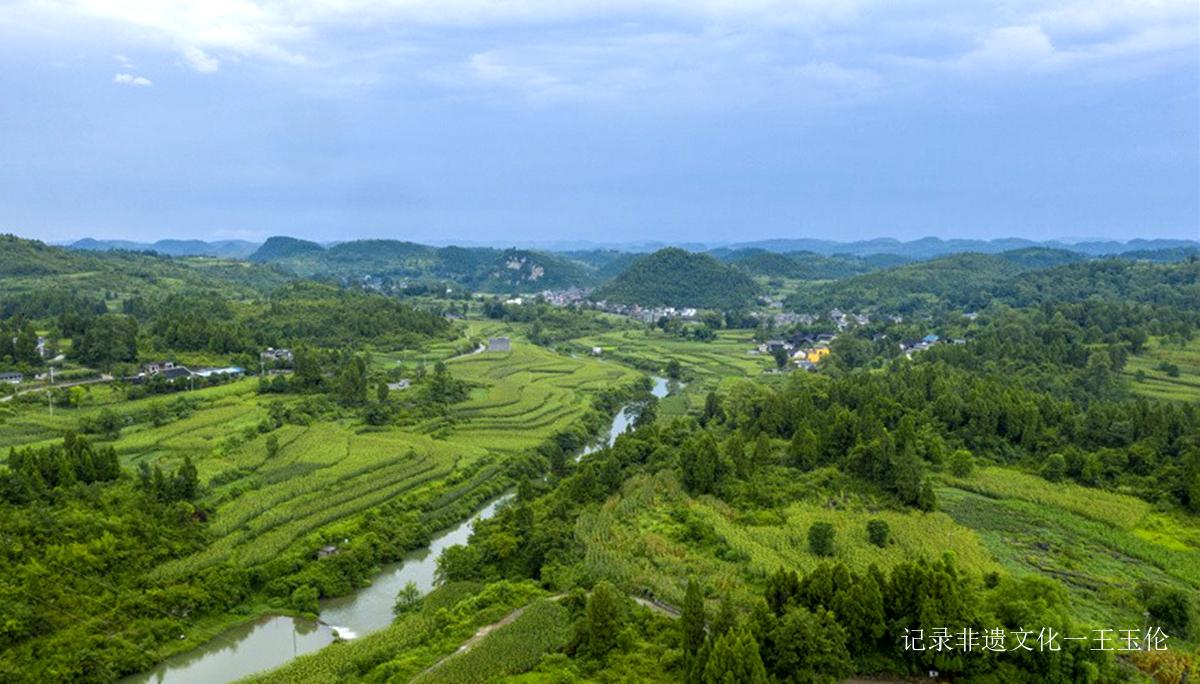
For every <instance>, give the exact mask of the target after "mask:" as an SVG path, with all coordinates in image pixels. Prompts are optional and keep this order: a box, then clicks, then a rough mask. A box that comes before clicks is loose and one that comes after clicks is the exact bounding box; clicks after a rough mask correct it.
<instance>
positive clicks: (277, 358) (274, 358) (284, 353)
mask: <svg viewBox="0 0 1200 684" xmlns="http://www.w3.org/2000/svg"><path fill="white" fill-rule="evenodd" d="M259 358H261V359H262V360H263V361H267V362H282V363H291V362H292V350H291V349H274V348H272V347H267V350H266V351H264V352H262V353H261V354H259Z"/></svg>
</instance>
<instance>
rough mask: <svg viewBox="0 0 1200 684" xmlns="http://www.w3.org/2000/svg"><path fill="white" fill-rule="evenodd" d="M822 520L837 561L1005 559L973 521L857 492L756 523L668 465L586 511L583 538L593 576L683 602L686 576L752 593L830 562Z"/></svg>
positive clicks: (860, 564)
mask: <svg viewBox="0 0 1200 684" xmlns="http://www.w3.org/2000/svg"><path fill="white" fill-rule="evenodd" d="M875 518H878V519H882V520H884V521H886V522H887V523H888V525H889V527H890V528H891V532H892V541H891V543H890V544H889V545H888V546H887V548H883V549H881V548H878V547H875V546H872V545H871V544H870V543H869V542H868V540H867V534H866V523H867V521H868V520H871V519H875ZM816 521H827V522H830V523H832V524H833V525H834V528H835V529H836V531H837V536H836V542H835V547H836V553H835V556H834V558H833V560H837V561H843V562H845V563H846V564H847V565H849V566H851V567H853V568H856V569H864V568H866V567H867V566H868V565H870V564H871V563H876V564H878V565H879V566H880V567H881V568H889V567H891V566H892V565H895V564H896V563H898V562H900V561H903V560H907V559H910V558H916V557H926V558H927V557H934V558H936V557H940V556H941V555H942V554H943V553H944V552H946V551H953V552H954V553H955V555H956V557H957V559H958V562H959V564H960V565H961V566H962V567H965V568H968V569H970V570H971V571H974V572H985V571H988V570H995V569H998V567H999V565H998V563H997V562H996V561H995V560H994V559H993V558H992V557H991V555H990V554H989V553H988V551H987V549H986V548H985V546H984V545H983V543H982V541H981V540H980V539H979V537H978V536H977V535H976V534H975V533H974V532H973V531H972V530H971V529H969V528H967V527H965V526H963V525H960V524H958V523H956V522H955V521H954V520H953V519H952V518H951V517H950V516H947V515H945V514H943V513H920V512H916V511H894V510H886V509H885V510H872V507H871V506H870V505H869V504H868V503H867V502H865V501H858V500H856V499H854V498H850V499H849V500H847V501H844V502H842V503H841V504H839V507H838V508H836V509H831V508H830V507H829V504H828V502H826V501H799V502H796V503H793V504H791V505H789V506H787V507H786V508H784V509H782V510H779V511H776V515H775V516H773V518H772V519H768V520H765V521H754V522H751V521H746V520H743V519H741V518H740V516H739V515H738V514H737V512H736V511H734V510H732V509H730V508H729V507H727V506H725V505H724V504H722V503H721V502H719V501H718V500H716V499H712V498H708V497H704V498H700V499H693V498H690V497H688V496H687V495H686V493H685V492H684V491H683V490H682V489H681V487H680V486H679V483H678V481H677V480H676V479H675V477H674V476H673V475H671V474H669V473H659V474H657V475H655V476H653V477H640V478H635V479H633V480H631V481H630V482H629V483H628V484H627V485H626V487H625V488H624V489H623V491H622V493H621V494H620V495H619V496H615V497H613V498H612V499H610V500H609V501H608V502H606V503H605V505H604V506H602V507H601V508H599V509H598V510H595V511H590V512H588V513H585V514H584V515H582V516H581V517H580V519H579V522H578V524H577V525H576V537H577V538H578V539H579V540H580V541H581V542H582V543H583V544H584V546H585V547H586V549H587V554H586V565H587V568H588V570H589V571H590V572H591V573H593V574H594V575H595V576H596V577H603V578H607V579H610V580H612V581H614V582H617V583H618V584H619V585H621V586H623V587H624V588H626V589H628V590H629V591H632V592H635V593H639V592H649V593H651V594H653V595H654V596H658V597H661V598H663V599H665V600H666V601H668V602H670V603H673V604H675V605H680V604H681V601H682V600H683V589H684V586H685V584H686V582H687V577H688V576H689V575H693V574H694V575H695V576H696V577H697V578H699V579H701V583H702V584H705V585H707V586H711V587H715V588H717V589H718V590H721V591H725V590H729V591H732V592H733V593H734V595H735V598H736V597H737V596H738V595H741V596H742V597H743V598H744V599H746V600H748V599H749V597H750V596H751V595H753V594H755V593H756V592H758V591H759V590H761V586H762V582H763V580H764V579H765V577H766V576H767V575H768V574H770V573H771V572H774V571H775V570H778V569H779V568H781V567H786V568H793V569H796V570H798V571H801V572H803V571H805V570H809V569H811V568H813V567H815V566H816V565H818V564H819V563H821V562H826V561H827V560H829V559H824V558H820V557H818V556H816V555H814V554H813V553H811V552H810V551H809V550H808V540H807V533H808V528H809V526H810V525H811V524H812V523H813V522H816Z"/></svg>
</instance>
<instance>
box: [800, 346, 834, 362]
mask: <svg viewBox="0 0 1200 684" xmlns="http://www.w3.org/2000/svg"><path fill="white" fill-rule="evenodd" d="M826 356H829V347H813V348H812V349H808V350H807V351H805V353H804V358H805V359H806V360H808V362H809V363H820V362H821V359H823V358H825V357H826Z"/></svg>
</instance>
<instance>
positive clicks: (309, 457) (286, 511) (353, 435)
mask: <svg viewBox="0 0 1200 684" xmlns="http://www.w3.org/2000/svg"><path fill="white" fill-rule="evenodd" d="M444 351H445V352H446V353H447V354H448V353H454V350H453V349H451V348H449V347H448V348H447V349H445V350H444ZM447 366H448V368H449V369H450V372H451V373H452V374H453V375H454V377H456V378H458V379H460V380H464V381H466V382H468V383H470V384H471V386H472V390H471V394H470V397H469V398H468V399H467V401H465V402H462V403H459V404H456V405H452V406H451V407H450V409H449V416H448V417H438V418H435V419H431V420H427V421H425V422H422V423H419V424H416V425H406V426H401V427H397V426H389V427H383V428H367V427H366V426H363V425H362V424H361V422H360V421H359V420H358V419H357V418H356V417H352V416H348V417H345V418H340V419H329V418H327V417H322V418H320V419H318V420H312V421H305V420H303V419H300V420H299V421H297V422H299V423H301V424H294V423H293V422H292V421H291V420H289V421H288V422H287V423H285V424H284V425H282V426H281V427H279V428H277V429H274V430H272V431H270V433H269V434H270V435H271V436H272V437H274V440H275V442H276V443H277V447H276V448H275V449H274V450H271V449H269V448H268V447H267V444H266V443H267V436H266V435H265V434H263V432H262V430H261V428H260V425H262V424H263V423H264V422H265V421H268V420H270V419H271V411H272V404H276V406H275V410H276V411H278V409H279V406H278V405H279V404H282V405H283V406H284V407H285V408H286V409H287V410H298V411H301V412H302V411H303V409H304V406H305V403H306V402H309V401H311V396H310V395H292V394H284V395H278V394H273V395H260V394H258V393H257V391H256V388H257V383H256V381H255V380H253V379H246V380H240V381H236V382H232V383H229V384H227V385H222V386H217V387H210V388H206V389H202V390H196V391H194V392H181V393H177V394H172V395H166V396H155V397H148V398H144V399H137V400H133V401H125V400H122V399H121V398H120V393H119V392H118V391H116V390H114V389H112V388H109V387H95V388H91V389H89V390H87V396H86V398H85V399H83V400H81V403H80V406H79V407H77V408H57V409H56V410H55V411H54V414H53V415H51V414H50V413H49V410H48V407H47V406H33V405H28V404H26V405H22V406H15V407H12V408H10V409H8V410H9V413H10V415H8V416H7V417H6V418H5V423H4V430H3V431H2V432H3V436H2V437H0V441H2V442H3V444H0V446H5V447H7V446H24V445H31V444H48V443H52V442H53V441H55V440H58V439H61V434H62V433H63V432H64V431H66V430H69V429H76V430H77V429H78V426H79V424H80V422H81V421H82V420H87V419H89V418H95V417H96V416H98V415H99V414H100V413H102V412H109V413H111V414H113V415H115V416H116V417H117V419H118V420H119V421H120V423H121V424H122V426H123V427H122V428H121V430H120V435H119V437H118V438H117V439H115V441H113V442H112V444H113V445H114V447H115V448H116V449H117V452H118V454H119V455H120V458H121V461H122V463H123V464H124V465H126V466H131V467H135V468H136V467H138V466H139V464H142V463H145V464H147V465H154V464H157V465H159V466H161V467H162V468H163V469H164V470H167V471H168V472H169V471H170V470H172V469H174V468H175V467H177V466H178V465H179V464H180V463H182V461H183V458H184V456H185V455H188V456H191V458H192V459H193V461H194V462H195V464H196V467H197V469H198V471H199V476H200V480H201V482H204V483H207V484H208V493H207V495H206V500H205V501H204V507H205V509H206V510H209V511H211V512H212V513H211V516H210V518H211V521H210V525H209V533H210V535H211V537H210V543H208V544H207V545H206V547H205V548H204V549H202V550H201V551H199V552H198V553H195V554H193V555H190V556H187V557H184V558H180V559H177V560H175V561H172V562H170V563H168V564H167V565H164V566H160V567H159V568H158V569H157V570H156V575H157V576H159V577H160V578H162V579H171V578H178V577H181V576H186V575H187V574H188V573H190V572H193V571H197V570H201V569H204V568H208V567H211V566H214V565H219V564H225V563H236V564H238V565H241V566H253V565H256V564H259V563H262V562H265V561H268V560H270V559H272V558H275V557H278V556H279V555H280V554H281V553H283V552H285V551H292V552H297V551H299V552H304V553H309V552H312V551H313V550H315V549H316V548H320V546H321V545H322V544H323V543H325V542H324V541H323V540H324V539H325V538H327V537H328V536H329V535H330V530H331V529H333V528H336V527H338V525H339V523H340V522H341V521H346V520H348V519H352V518H355V517H356V516H359V515H360V514H362V513H364V512H365V511H368V510H370V509H372V508H373V507H377V506H379V505H381V504H384V503H386V502H394V501H400V502H403V504H404V505H407V506H410V507H411V508H412V509H413V510H414V511H416V512H417V513H418V514H419V515H420V519H421V520H422V521H424V522H426V524H427V526H428V527H430V528H431V529H437V528H438V527H439V526H445V525H448V524H452V523H453V522H457V519H456V518H454V517H453V516H454V515H458V514H460V513H461V514H462V515H465V514H466V512H469V511H466V510H464V511H459V510H458V509H459V508H462V507H463V506H465V505H467V502H469V503H470V504H471V505H474V504H477V503H479V502H480V501H482V500H485V499H486V498H488V497H491V496H494V495H495V494H497V493H499V491H500V490H501V489H503V488H504V487H505V486H507V485H508V480H507V478H505V477H503V466H504V464H505V461H506V459H508V458H509V457H511V456H513V455H515V454H518V453H521V452H523V451H526V450H530V449H533V448H535V447H537V446H538V445H540V444H541V443H542V442H544V441H545V440H547V439H549V438H550V437H551V436H552V435H554V434H556V433H557V432H560V431H563V430H567V429H569V428H572V427H574V426H576V425H577V424H578V423H579V422H580V420H581V418H583V417H584V416H585V414H587V413H588V412H594V409H593V408H592V405H591V399H590V397H591V395H592V394H594V393H595V392H596V391H598V390H600V389H611V388H617V387H622V386H626V387H632V386H633V385H634V384H635V383H637V382H639V381H640V380H641V377H642V376H641V374H639V373H638V372H637V371H635V370H633V369H630V368H628V367H625V366H622V365H619V364H616V363H609V362H604V361H599V360H596V359H591V358H571V357H568V356H564V355H559V354H555V353H553V352H550V351H547V350H544V349H541V348H539V347H535V346H533V345H531V344H527V343H522V342H514V344H513V346H512V351H509V352H503V353H499V352H497V353H482V354H472V355H466V356H460V357H456V358H451V359H449V360H448V363H447ZM304 423H307V424H304ZM456 504H461V505H459V506H457V507H456ZM450 511H453V514H451V513H450Z"/></svg>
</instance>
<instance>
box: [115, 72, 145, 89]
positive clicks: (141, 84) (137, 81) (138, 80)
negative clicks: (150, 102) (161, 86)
mask: <svg viewBox="0 0 1200 684" xmlns="http://www.w3.org/2000/svg"><path fill="white" fill-rule="evenodd" d="M112 82H113V83H116V84H117V85H127V86H133V87H135V88H149V87H150V86H152V85H154V82H153V81H151V80H150V79H148V78H146V77H144V76H134V75H133V74H124V73H122V74H117V75H116V76H113V79H112Z"/></svg>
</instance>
